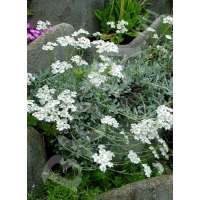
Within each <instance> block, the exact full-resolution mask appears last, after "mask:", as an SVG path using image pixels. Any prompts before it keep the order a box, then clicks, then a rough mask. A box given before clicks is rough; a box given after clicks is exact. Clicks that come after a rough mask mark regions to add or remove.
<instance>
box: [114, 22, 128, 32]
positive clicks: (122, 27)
mask: <svg viewBox="0 0 200 200" xmlns="http://www.w3.org/2000/svg"><path fill="white" fill-rule="evenodd" d="M127 25H128V22H127V21H124V20H120V21H118V23H117V31H116V33H126V32H127V31H128V29H127V28H126V26H127Z"/></svg>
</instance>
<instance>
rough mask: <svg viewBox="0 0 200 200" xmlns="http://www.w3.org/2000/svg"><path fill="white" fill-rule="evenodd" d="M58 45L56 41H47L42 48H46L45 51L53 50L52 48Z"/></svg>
mask: <svg viewBox="0 0 200 200" xmlns="http://www.w3.org/2000/svg"><path fill="white" fill-rule="evenodd" d="M56 46H58V44H57V43H55V42H47V43H46V44H44V45H43V46H42V50H44V51H52V50H54V48H55V47H56Z"/></svg>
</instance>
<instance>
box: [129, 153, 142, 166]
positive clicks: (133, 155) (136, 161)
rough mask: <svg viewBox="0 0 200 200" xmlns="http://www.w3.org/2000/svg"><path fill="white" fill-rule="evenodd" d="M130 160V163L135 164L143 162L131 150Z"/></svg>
mask: <svg viewBox="0 0 200 200" xmlns="http://www.w3.org/2000/svg"><path fill="white" fill-rule="evenodd" d="M128 158H129V159H130V161H131V162H132V163H134V164H138V163H140V162H141V160H140V158H139V157H138V155H137V154H136V153H135V152H133V150H130V151H129V153H128Z"/></svg>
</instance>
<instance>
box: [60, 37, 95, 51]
mask: <svg viewBox="0 0 200 200" xmlns="http://www.w3.org/2000/svg"><path fill="white" fill-rule="evenodd" d="M56 41H57V42H58V44H59V45H60V46H62V47H67V46H72V47H74V48H77V49H80V48H82V49H87V48H90V47H91V44H90V40H89V39H88V38H86V37H80V38H78V39H77V40H76V39H75V38H74V37H71V36H63V37H59V38H57V39H56Z"/></svg>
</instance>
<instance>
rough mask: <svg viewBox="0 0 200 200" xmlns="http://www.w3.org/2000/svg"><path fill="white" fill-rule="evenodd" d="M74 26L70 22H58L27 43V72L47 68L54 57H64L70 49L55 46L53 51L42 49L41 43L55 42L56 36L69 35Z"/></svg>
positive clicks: (35, 71) (36, 71)
mask: <svg viewBox="0 0 200 200" xmlns="http://www.w3.org/2000/svg"><path fill="white" fill-rule="evenodd" d="M73 32H74V28H73V27H72V26H71V25H70V24H65V23H62V24H58V25H56V26H53V27H52V28H51V29H50V30H48V31H47V32H46V33H44V34H43V35H42V36H40V37H39V38H37V39H36V40H35V41H33V42H32V43H30V44H29V45H28V52H27V62H28V63H27V64H28V72H30V73H38V72H40V71H41V70H44V69H46V68H49V67H50V65H51V63H52V62H54V61H55V58H56V59H65V58H66V55H67V53H68V52H69V51H70V49H67V50H66V49H65V48H61V47H56V48H55V49H54V50H53V51H44V50H42V46H43V44H46V43H47V42H55V41H56V38H57V37H61V36H65V35H70V34H71V33H73Z"/></svg>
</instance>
